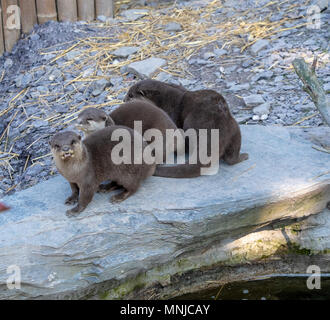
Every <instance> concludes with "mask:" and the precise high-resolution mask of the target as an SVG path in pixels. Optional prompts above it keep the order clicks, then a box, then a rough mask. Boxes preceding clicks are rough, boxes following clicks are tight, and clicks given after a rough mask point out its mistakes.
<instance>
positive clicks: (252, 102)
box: [243, 94, 265, 107]
mask: <svg viewBox="0 0 330 320" xmlns="http://www.w3.org/2000/svg"><path fill="white" fill-rule="evenodd" d="M243 100H244V102H245V104H246V106H247V107H256V106H258V105H260V104H263V103H264V102H265V100H264V98H263V97H262V95H260V94H251V95H249V96H246V97H243Z"/></svg>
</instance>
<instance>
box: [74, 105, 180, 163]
mask: <svg viewBox="0 0 330 320" xmlns="http://www.w3.org/2000/svg"><path fill="white" fill-rule="evenodd" d="M134 121H141V124H142V130H141V131H142V133H141V134H142V135H144V133H145V132H146V131H147V130H149V129H158V130H159V131H160V133H161V134H162V137H163V153H162V155H160V156H158V154H157V153H156V155H155V156H156V163H157V164H159V163H163V162H164V161H165V160H166V150H171V151H173V152H175V151H178V152H180V151H183V152H184V139H183V137H182V139H178V140H177V141H175V140H174V139H171V138H169V139H166V130H167V129H173V130H176V129H178V128H177V126H176V125H175V124H174V122H173V120H172V119H171V118H170V117H169V116H168V114H167V113H166V112H164V111H163V110H162V109H160V108H158V107H157V106H155V105H154V104H153V103H151V102H149V101H143V100H140V99H139V100H132V101H130V102H126V103H124V104H122V105H120V106H119V107H118V108H117V109H116V110H114V111H112V112H111V113H110V115H107V114H106V113H105V112H104V111H103V110H100V109H97V108H87V109H85V110H83V111H82V112H80V113H79V115H78V120H77V125H76V127H77V129H79V130H82V131H83V132H85V134H86V135H87V136H88V135H89V134H90V133H92V132H95V131H97V130H100V129H103V128H105V127H108V126H111V125H114V124H116V125H122V126H126V127H129V128H132V129H134ZM179 134H181V133H179ZM168 137H170V136H168ZM153 141H154V139H151V141H147V142H148V143H151V142H153Z"/></svg>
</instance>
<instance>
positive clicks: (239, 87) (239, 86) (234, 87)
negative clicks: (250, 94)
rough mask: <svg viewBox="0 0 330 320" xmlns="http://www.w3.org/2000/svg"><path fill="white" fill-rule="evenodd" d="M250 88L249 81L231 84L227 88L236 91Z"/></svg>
mask: <svg viewBox="0 0 330 320" xmlns="http://www.w3.org/2000/svg"><path fill="white" fill-rule="evenodd" d="M249 89H250V84H249V83H243V84H234V85H232V86H231V87H230V88H229V90H230V91H233V92H238V91H241V90H249Z"/></svg>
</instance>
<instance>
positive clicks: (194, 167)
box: [154, 164, 204, 178]
mask: <svg viewBox="0 0 330 320" xmlns="http://www.w3.org/2000/svg"><path fill="white" fill-rule="evenodd" d="M202 167H204V166H203V165H201V164H178V165H175V166H159V165H158V166H157V167H156V171H155V173H154V176H156V177H164V178H196V177H199V176H200V175H201V168H202Z"/></svg>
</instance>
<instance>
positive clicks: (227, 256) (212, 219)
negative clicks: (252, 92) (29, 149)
mask: <svg viewBox="0 0 330 320" xmlns="http://www.w3.org/2000/svg"><path fill="white" fill-rule="evenodd" d="M241 132H242V138H243V140H242V143H243V144H242V152H248V153H249V160H247V161H243V162H241V163H239V164H236V165H233V166H229V165H226V164H225V163H222V162H221V163H220V170H219V172H218V174H216V175H210V176H201V177H198V178H194V179H164V178H160V177H150V178H148V179H147V180H146V181H145V182H144V183H143V184H142V186H141V188H140V189H139V190H138V192H137V193H136V194H134V195H133V196H131V197H130V198H128V199H127V200H125V201H124V202H122V203H120V204H110V203H109V195H108V194H95V196H94V199H93V201H92V202H91V204H90V205H89V206H88V207H87V208H86V210H85V211H84V212H82V213H81V214H80V215H79V216H78V217H76V218H68V217H67V216H66V215H65V211H66V210H67V206H65V205H64V201H65V199H66V197H68V196H69V195H70V192H71V190H70V187H69V183H68V182H67V181H66V180H65V179H64V178H63V177H62V176H57V177H55V178H51V179H49V180H48V181H45V182H42V183H39V184H37V185H35V186H33V187H31V188H28V189H26V190H23V191H19V192H16V193H15V194H14V195H11V196H5V197H2V198H1V199H0V201H1V202H2V203H5V204H6V205H7V206H9V207H10V208H11V209H10V210H9V211H5V212H2V213H1V215H0V256H1V259H0V283H2V284H5V283H6V281H7V279H8V274H7V272H6V270H7V268H8V266H11V265H16V266H18V267H19V268H20V271H21V277H22V278H21V283H22V286H21V289H19V290H8V289H7V287H6V286H5V285H3V286H2V287H1V289H0V299H1V300H3V299H63V298H65V299H84V298H87V297H89V298H94V299H95V298H101V297H102V298H103V299H115V298H117V299H123V298H127V299H128V298H130V299H133V298H136V299H137V298H139V297H140V298H146V297H149V298H150V292H155V296H153V298H154V299H161V298H163V299H164V298H167V299H168V298H172V297H175V296H176V295H178V294H180V293H181V294H182V293H183V292H186V293H188V292H191V291H192V290H193V288H194V289H196V288H197V287H198V288H199V287H200V288H202V287H203V286H204V287H205V284H206V283H207V284H208V285H209V284H210V283H211V280H214V281H215V280H218V281H215V284H214V285H215V286H217V287H218V286H219V279H220V278H219V272H221V279H223V278H225V279H226V278H227V281H230V279H233V278H235V280H248V279H250V278H252V277H257V276H260V275H267V274H271V273H274V270H276V273H279V274H281V273H284V274H285V273H286V274H287V273H294V272H295V273H306V265H307V266H308V265H312V264H316V265H318V266H320V268H321V271H322V273H323V272H329V271H330V265H329V254H327V253H326V252H329V250H330V211H329V210H327V209H326V206H327V203H328V202H329V199H330V174H329V172H330V162H329V155H328V154H327V153H324V152H319V151H317V150H315V149H314V148H312V145H313V144H314V142H313V141H310V133H313V135H315V134H316V133H317V132H321V133H322V134H324V137H329V135H330V128H328V127H323V128H320V127H319V128H313V130H311V131H309V130H308V129H299V128H284V127H277V126H267V127H266V126H258V125H254V126H241ZM283 235H285V236H283ZM303 252H312V253H313V254H302V253H303ZM260 261H262V263H260ZM228 265H229V266H230V268H226V266H228ZM219 266H220V267H219ZM219 268H220V269H219ZM228 269H229V270H228ZM204 275H205V277H204ZM173 279H175V281H174V280H173ZM225 279H224V280H223V281H226V280H225ZM153 288H157V290H154V291H153V290H152V289H153ZM149 289H150V290H151V291H150V290H149Z"/></svg>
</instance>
